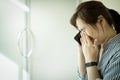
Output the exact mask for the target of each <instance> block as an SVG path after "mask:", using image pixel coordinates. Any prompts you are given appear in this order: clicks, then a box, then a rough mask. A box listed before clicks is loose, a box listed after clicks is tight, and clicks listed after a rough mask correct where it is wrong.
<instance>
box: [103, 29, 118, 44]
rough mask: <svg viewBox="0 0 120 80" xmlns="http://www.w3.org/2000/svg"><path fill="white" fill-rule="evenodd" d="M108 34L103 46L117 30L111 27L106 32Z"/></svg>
mask: <svg viewBox="0 0 120 80" xmlns="http://www.w3.org/2000/svg"><path fill="white" fill-rule="evenodd" d="M106 34H107V36H106V38H105V40H104V42H103V44H102V46H104V45H105V44H106V43H107V42H108V41H109V40H110V39H111V38H112V37H114V36H115V35H116V31H115V30H114V29H112V28H110V29H109V30H107V32H106Z"/></svg>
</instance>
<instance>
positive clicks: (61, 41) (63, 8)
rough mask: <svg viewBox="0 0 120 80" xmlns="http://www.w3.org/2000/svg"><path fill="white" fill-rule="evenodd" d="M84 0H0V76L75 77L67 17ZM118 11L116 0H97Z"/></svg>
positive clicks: (27, 79)
mask: <svg viewBox="0 0 120 80" xmlns="http://www.w3.org/2000/svg"><path fill="white" fill-rule="evenodd" d="M83 1H87V0H0V79H1V80H76V79H77V53H78V47H77V43H76V42H75V41H74V36H75V34H76V33H77V30H76V29H75V28H74V27H73V26H71V25H70V23H69V20H70V18H71V16H72V14H73V13H74V11H75V8H76V6H77V5H78V4H79V3H81V2H83ZM100 1H102V2H103V3H104V4H105V5H106V6H107V7H108V8H112V9H115V10H116V11H118V12H119V13H120V7H119V3H120V0H100Z"/></svg>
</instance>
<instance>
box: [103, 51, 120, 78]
mask: <svg viewBox="0 0 120 80" xmlns="http://www.w3.org/2000/svg"><path fill="white" fill-rule="evenodd" d="M103 80H120V50H119V51H117V52H116V53H115V55H114V56H113V57H112V58H111V60H110V62H109V64H108V65H107V67H106V69H105V75H104V77H103Z"/></svg>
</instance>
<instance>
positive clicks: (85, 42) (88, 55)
mask: <svg viewBox="0 0 120 80" xmlns="http://www.w3.org/2000/svg"><path fill="white" fill-rule="evenodd" d="M80 40H81V43H82V51H83V54H84V56H85V61H86V62H95V61H96V56H97V54H98V47H97V40H96V39H95V40H94V41H93V42H92V41H91V40H90V38H89V37H88V35H87V34H86V33H85V32H82V33H81V39H80Z"/></svg>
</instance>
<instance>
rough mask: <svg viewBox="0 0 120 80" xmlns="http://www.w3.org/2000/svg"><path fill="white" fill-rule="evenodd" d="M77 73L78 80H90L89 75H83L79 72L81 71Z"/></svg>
mask: <svg viewBox="0 0 120 80" xmlns="http://www.w3.org/2000/svg"><path fill="white" fill-rule="evenodd" d="M77 73H78V77H77V80H88V78H87V74H85V75H81V74H80V72H79V70H77Z"/></svg>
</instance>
